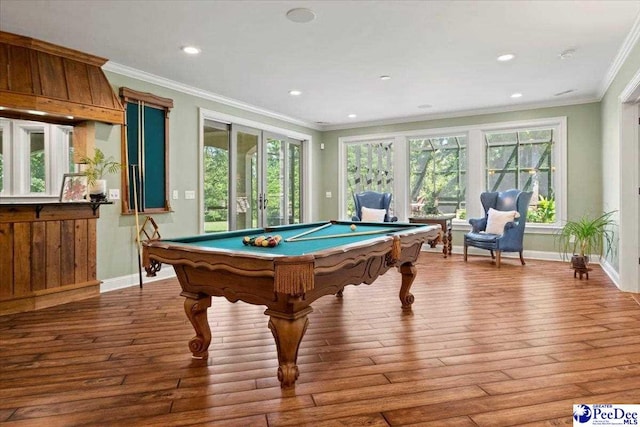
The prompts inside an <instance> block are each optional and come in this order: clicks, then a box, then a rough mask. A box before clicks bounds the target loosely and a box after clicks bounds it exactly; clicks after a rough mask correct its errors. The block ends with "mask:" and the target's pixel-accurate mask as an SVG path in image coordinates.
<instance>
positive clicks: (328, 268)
mask: <svg viewBox="0 0 640 427" xmlns="http://www.w3.org/2000/svg"><path fill="white" fill-rule="evenodd" d="M352 224H354V225H355V229H352V228H354V227H351V225H352ZM439 232H440V226H438V225H423V224H405V223H365V222H355V223H352V222H346V221H331V222H320V223H309V224H295V225H287V226H279V227H271V228H264V229H249V230H240V231H231V232H222V233H215V234H206V235H199V236H194V237H186V238H175V239H164V240H153V241H149V242H147V243H145V245H144V248H143V263H144V265H145V268H146V270H147V273H148V274H150V275H154V274H155V272H157V271H158V270H159V268H160V266H161V264H170V265H173V268H174V269H175V272H176V275H177V278H178V281H179V282H180V285H181V287H182V293H181V295H182V296H184V297H185V298H186V300H185V303H184V308H185V312H186V314H187V317H188V318H189V321H190V322H191V324H192V325H193V328H194V330H195V333H196V336H195V337H193V338H192V339H191V340H190V341H189V349H190V350H191V352H192V354H193V357H194V358H200V359H207V358H208V355H209V353H208V348H209V344H210V343H211V329H210V328H209V323H208V320H207V308H208V307H210V306H211V297H212V296H217V297H225V298H226V299H227V300H229V301H231V302H236V301H244V302H246V303H249V304H256V305H264V306H266V307H267V309H266V311H265V312H264V313H265V314H266V315H268V316H269V329H270V330H271V332H272V334H273V336H274V338H275V343H276V348H277V352H278V363H279V367H278V380H279V381H280V384H281V387H283V388H288V387H292V386H294V384H295V381H296V379H297V378H298V375H299V371H298V366H297V364H296V362H297V357H298V348H299V346H300V342H301V341H302V337H303V336H304V333H305V331H306V329H307V325H308V323H309V320H308V319H307V315H308V314H309V313H311V311H312V308H311V303H312V302H313V301H315V300H316V299H318V298H320V297H321V296H324V295H338V296H342V290H343V289H344V287H345V286H346V285H349V284H351V285H359V284H361V283H366V284H371V283H373V281H374V280H375V279H376V278H377V277H378V276H380V275H382V274H384V273H385V272H386V271H387V270H389V268H391V267H397V268H398V270H399V271H400V274H401V277H402V282H401V286H400V302H401V304H402V309H403V310H411V304H412V303H413V300H414V298H413V295H412V294H411V293H410V292H409V289H410V288H411V285H412V283H413V281H414V279H415V276H416V268H415V266H414V262H415V261H416V259H417V258H418V255H419V253H420V249H421V247H422V244H423V243H424V242H425V241H428V240H432V239H435V238H436V237H438V234H439ZM276 234H277V235H280V236H281V237H282V240H281V241H280V243H279V244H278V245H277V246H275V247H256V246H247V245H245V244H243V238H244V237H245V236H249V237H256V236H260V235H265V236H266V235H276ZM295 236H300V237H299V238H298V239H294V240H288V239H290V238H291V237H295Z"/></svg>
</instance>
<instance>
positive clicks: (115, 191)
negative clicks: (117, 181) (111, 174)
mask: <svg viewBox="0 0 640 427" xmlns="http://www.w3.org/2000/svg"><path fill="white" fill-rule="evenodd" d="M109 200H120V189H119V188H110V189H109Z"/></svg>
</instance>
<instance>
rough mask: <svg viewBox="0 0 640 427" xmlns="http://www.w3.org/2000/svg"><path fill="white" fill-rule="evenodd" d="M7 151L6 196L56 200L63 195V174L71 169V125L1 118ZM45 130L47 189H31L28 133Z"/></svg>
mask: <svg viewBox="0 0 640 427" xmlns="http://www.w3.org/2000/svg"><path fill="white" fill-rule="evenodd" d="M0 127H1V128H2V135H3V138H2V148H3V153H4V157H3V160H4V168H3V174H4V185H3V189H2V192H1V193H0V195H1V196H2V198H3V199H11V200H14V201H20V199H25V200H33V199H47V200H50V199H57V198H59V196H60V185H61V184H62V177H63V175H64V174H65V173H67V172H68V171H69V141H70V139H71V130H72V127H70V126H60V125H53V124H49V123H42V122H33V121H27V120H10V119H2V120H0ZM32 131H42V132H43V134H44V151H45V191H44V192H41V193H34V192H31V170H30V169H31V162H30V154H31V150H30V148H31V147H30V144H29V133H30V132H32Z"/></svg>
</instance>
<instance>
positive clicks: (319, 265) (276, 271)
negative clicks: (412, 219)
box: [143, 223, 440, 295]
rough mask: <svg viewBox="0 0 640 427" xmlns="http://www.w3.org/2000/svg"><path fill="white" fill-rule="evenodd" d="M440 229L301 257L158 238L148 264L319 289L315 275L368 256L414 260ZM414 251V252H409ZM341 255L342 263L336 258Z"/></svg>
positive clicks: (416, 229)
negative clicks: (266, 279) (269, 279)
mask: <svg viewBox="0 0 640 427" xmlns="http://www.w3.org/2000/svg"><path fill="white" fill-rule="evenodd" d="M320 224H322V223H320ZM439 232H440V227H439V226H437V225H436V226H433V225H419V226H416V225H412V226H410V227H407V228H406V230H401V231H399V232H394V233H392V234H385V235H382V236H377V237H370V238H367V239H364V240H362V241H358V242H352V243H348V244H343V245H340V246H336V247H333V248H329V249H323V250H321V251H317V252H313V253H309V254H305V255H297V256H285V255H280V254H272V253H271V254H269V253H265V254H261V253H256V252H251V253H247V252H246V251H241V250H231V249H225V248H214V247H198V246H194V245H193V244H181V243H178V242H176V241H169V240H166V241H165V240H156V241H151V242H146V243H145V244H144V250H143V263H144V266H145V268H146V269H147V272H148V275H154V274H155V271H157V270H154V269H153V268H147V267H151V264H152V260H153V261H155V262H157V263H162V264H171V265H173V266H189V267H192V268H204V269H207V270H210V271H227V272H229V273H232V274H236V275H239V276H244V277H267V278H271V279H273V281H274V283H273V286H274V291H275V292H282V293H287V294H290V295H295V294H303V293H305V292H307V291H310V290H312V289H313V288H314V276H315V274H330V273H332V272H335V271H338V270H340V269H342V268H345V267H348V266H351V265H355V264H357V263H360V262H362V261H363V260H365V259H366V258H367V256H371V255H385V254H387V263H388V264H389V266H393V265H396V264H401V263H404V262H407V261H411V262H413V261H414V260H415V258H417V252H419V251H420V248H421V246H422V244H423V243H424V242H425V241H427V240H429V239H432V238H433V236H437V235H438V233H439ZM243 233H246V230H243V231H240V232H239V233H238V235H242V234H243ZM211 237H212V236H209V238H211ZM365 248H366V249H367V250H366V251H363V250H362V249H365ZM408 250H410V251H409V252H407V251H408ZM356 254H359V255H356ZM336 259H338V260H339V261H338V262H336ZM176 272H177V270H176Z"/></svg>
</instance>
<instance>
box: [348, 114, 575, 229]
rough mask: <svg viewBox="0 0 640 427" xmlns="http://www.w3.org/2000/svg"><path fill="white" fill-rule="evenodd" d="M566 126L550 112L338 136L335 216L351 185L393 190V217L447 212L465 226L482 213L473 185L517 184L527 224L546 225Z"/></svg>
mask: <svg viewBox="0 0 640 427" xmlns="http://www.w3.org/2000/svg"><path fill="white" fill-rule="evenodd" d="M566 128H567V123H566V118H565V117H553V118H546V119H535V120H526V121H518V122H504V123H490V124H479V125H470V126H461V127H454V128H447V129H424V130H415V131H407V132H396V133H392V134H380V135H361V136H348V137H341V138H339V153H340V154H339V156H340V162H341V175H340V178H339V179H340V182H341V184H340V194H339V198H340V217H341V218H350V217H351V214H352V212H353V201H352V200H351V199H352V194H353V192H354V191H364V190H376V191H389V192H392V193H393V195H394V196H393V197H394V198H393V200H394V203H395V214H396V215H397V216H398V217H399V219H400V220H401V221H402V220H407V218H409V217H411V216H414V215H419V214H424V213H428V212H437V213H455V214H456V220H455V221H454V223H457V224H460V225H462V224H465V225H466V218H469V217H478V216H480V215H482V205H481V203H480V197H479V195H480V193H481V192H483V191H502V190H506V189H509V188H518V189H521V190H523V191H532V192H533V193H534V194H533V197H532V201H531V204H530V207H529V213H528V215H527V221H528V222H529V225H530V227H528V228H527V231H528V232H533V233H538V232H541V233H545V232H548V231H550V230H551V229H552V228H555V227H557V226H559V223H560V222H561V221H562V220H563V219H564V218H565V217H566V183H567V178H566V169H567V168H566V149H567V148H566V144H567V139H566V138H567V136H566ZM394 157H397V159H394ZM394 164H395V168H394V167H393V165H394ZM405 165H406V166H405Z"/></svg>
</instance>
